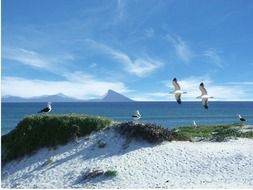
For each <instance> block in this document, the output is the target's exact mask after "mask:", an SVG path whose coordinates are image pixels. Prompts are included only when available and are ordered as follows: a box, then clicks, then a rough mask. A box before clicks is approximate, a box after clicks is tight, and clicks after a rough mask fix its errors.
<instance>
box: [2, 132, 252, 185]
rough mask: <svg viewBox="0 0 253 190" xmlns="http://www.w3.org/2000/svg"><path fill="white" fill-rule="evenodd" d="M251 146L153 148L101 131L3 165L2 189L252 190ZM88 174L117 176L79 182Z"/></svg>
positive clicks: (249, 142)
mask: <svg viewBox="0 0 253 190" xmlns="http://www.w3.org/2000/svg"><path fill="white" fill-rule="evenodd" d="M99 140H100V141H102V142H104V143H106V145H105V147H104V148H99V146H98V141H99ZM252 147H253V140H252V139H238V140H230V141H228V142H222V143H218V142H194V143H192V142H164V143H162V144H159V145H154V144H149V143H147V142H145V141H141V140H131V141H129V140H126V139H125V138H123V137H122V136H120V135H119V134H118V133H116V132H115V131H114V130H113V129H109V130H108V129H107V130H104V131H101V132H98V133H95V134H93V135H91V136H90V137H89V138H81V139H79V142H78V143H76V142H71V143H69V144H67V145H66V146H62V147H59V148H58V149H56V150H50V151H49V150H47V149H43V150H40V151H39V152H37V153H36V154H34V155H32V156H31V157H26V158H23V159H21V160H19V161H13V162H10V163H8V164H6V165H5V166H4V167H3V168H2V187H4V188H253V162H252V160H253V149H252ZM50 162H51V163H50ZM92 169H100V170H104V171H107V170H115V171H117V176H116V177H105V176H99V177H96V178H92V179H90V180H84V179H83V175H84V173H85V172H86V171H88V170H92Z"/></svg>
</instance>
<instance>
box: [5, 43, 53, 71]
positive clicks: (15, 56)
mask: <svg viewBox="0 0 253 190" xmlns="http://www.w3.org/2000/svg"><path fill="white" fill-rule="evenodd" d="M3 58H5V59H10V60H14V61H17V62H19V63H22V64H24V65H29V66H32V67H37V68H48V67H49V66H50V62H49V61H48V60H46V59H45V58H43V57H41V56H40V55H39V54H38V53H37V52H34V51H29V50H26V49H22V48H13V49H10V48H7V49H4V52H3Z"/></svg>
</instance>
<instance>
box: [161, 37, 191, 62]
mask: <svg viewBox="0 0 253 190" xmlns="http://www.w3.org/2000/svg"><path fill="white" fill-rule="evenodd" d="M166 37H167V39H168V40H169V41H170V42H171V43H172V44H173V46H174V48H175V50H176V53H177V55H178V57H179V58H180V59H181V60H182V61H184V62H189V61H190V60H191V58H192V57H193V52H192V51H191V50H190V48H189V47H188V45H187V44H186V42H185V41H183V39H182V38H181V37H180V36H177V35H173V36H172V35H170V34H168V35H167V36H166Z"/></svg>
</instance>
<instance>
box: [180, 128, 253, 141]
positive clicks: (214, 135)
mask: <svg viewBox="0 0 253 190" xmlns="http://www.w3.org/2000/svg"><path fill="white" fill-rule="evenodd" d="M241 127H242V126H239V125H238V124H223V125H222V124H219V125H207V126H199V127H197V128H193V127H192V126H190V127H189V126H186V127H178V128H176V133H177V134H178V135H180V136H184V137H186V138H190V139H194V138H201V139H203V140H211V141H218V142H221V141H224V139H225V138H226V137H241V138H253V132H242V131H241Z"/></svg>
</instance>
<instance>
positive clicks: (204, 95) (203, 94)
mask: <svg viewBox="0 0 253 190" xmlns="http://www.w3.org/2000/svg"><path fill="white" fill-rule="evenodd" d="M199 90H200V91H201V95H200V96H198V97H197V98H201V99H202V104H203V106H204V108H205V109H208V98H213V96H209V95H208V94H207V90H206V89H205V87H204V83H203V82H202V83H200V85H199Z"/></svg>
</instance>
